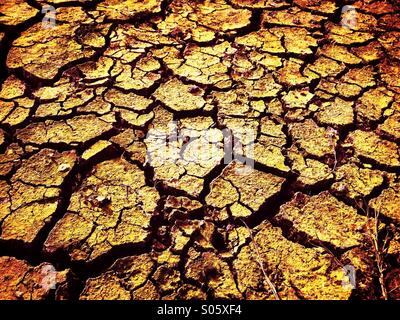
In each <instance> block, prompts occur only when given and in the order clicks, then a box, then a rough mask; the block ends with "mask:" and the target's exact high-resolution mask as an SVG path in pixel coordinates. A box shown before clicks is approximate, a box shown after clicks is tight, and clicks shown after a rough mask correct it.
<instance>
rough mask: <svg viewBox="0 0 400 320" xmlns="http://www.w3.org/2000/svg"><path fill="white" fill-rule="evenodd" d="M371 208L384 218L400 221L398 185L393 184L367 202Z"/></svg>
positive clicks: (399, 187)
mask: <svg viewBox="0 0 400 320" xmlns="http://www.w3.org/2000/svg"><path fill="white" fill-rule="evenodd" d="M369 205H370V207H371V208H373V209H374V210H375V211H376V212H379V213H381V214H383V215H384V216H386V217H388V218H390V219H393V220H394V221H396V222H399V221H400V183H398V182H393V183H391V184H390V185H389V188H387V189H385V190H383V191H382V193H381V194H380V195H379V196H378V197H376V198H374V199H372V200H371V201H370V202H369Z"/></svg>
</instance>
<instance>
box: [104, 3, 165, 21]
mask: <svg viewBox="0 0 400 320" xmlns="http://www.w3.org/2000/svg"><path fill="white" fill-rule="evenodd" d="M161 2H162V1H161V0H105V1H103V2H101V3H99V4H98V5H97V8H96V9H97V11H99V12H101V13H104V14H105V16H106V17H107V18H108V19H110V20H129V19H132V18H135V17H137V16H138V15H142V14H149V13H158V12H160V11H161Z"/></svg>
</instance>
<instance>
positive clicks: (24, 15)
mask: <svg viewBox="0 0 400 320" xmlns="http://www.w3.org/2000/svg"><path fill="white" fill-rule="evenodd" d="M28 2H29V1H26V0H13V1H4V2H2V3H0V24H4V25H6V26H17V25H19V24H21V23H24V22H25V21H27V20H29V19H31V18H33V17H34V16H36V15H37V14H38V10H37V9H36V8H33V7H31V6H30V5H29V4H28Z"/></svg>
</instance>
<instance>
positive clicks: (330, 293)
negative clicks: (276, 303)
mask: <svg viewBox="0 0 400 320" xmlns="http://www.w3.org/2000/svg"><path fill="white" fill-rule="evenodd" d="M233 267H234V269H235V270H236V274H237V280H238V287H239V290H240V291H241V292H243V293H244V294H245V296H246V297H247V298H251V297H253V298H254V297H255V296H258V298H260V295H261V296H262V297H263V298H264V299H273V298H274V296H273V294H272V290H271V285H269V284H268V282H270V283H272V284H273V286H274V288H275V290H276V291H277V293H278V294H279V296H280V298H281V299H341V300H343V299H344V300H346V299H348V298H349V297H350V294H351V289H349V288H345V287H343V286H342V283H341V282H342V280H343V278H344V274H343V271H342V269H341V268H340V267H338V266H334V265H333V263H332V259H331V257H329V256H328V255H327V254H324V253H323V250H322V249H320V248H306V247H303V246H302V245H300V244H297V243H294V242H291V241H289V240H287V239H286V238H284V237H283V235H282V231H281V230H280V229H279V228H274V227H273V226H272V225H271V224H270V223H269V222H263V223H262V224H261V225H260V226H259V227H258V232H257V235H255V236H254V238H253V240H252V242H250V244H249V245H247V246H245V247H244V248H243V249H242V250H241V251H240V253H239V255H238V257H237V259H235V260H234V262H233ZM267 277H268V278H269V280H270V281H267ZM257 292H259V293H258V294H257Z"/></svg>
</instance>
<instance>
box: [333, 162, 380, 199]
mask: <svg viewBox="0 0 400 320" xmlns="http://www.w3.org/2000/svg"><path fill="white" fill-rule="evenodd" d="M384 175H385V174H384V172H382V171H378V170H370V169H362V168H359V167H357V166H356V165H355V164H345V165H343V166H341V167H339V168H338V169H337V170H336V179H335V180H336V182H335V183H334V184H333V185H332V190H334V191H335V192H337V193H339V194H344V195H345V196H346V197H348V198H350V199H355V198H359V197H367V196H369V195H370V194H371V192H372V191H373V190H374V189H375V188H377V187H379V186H381V185H382V184H383V182H384Z"/></svg>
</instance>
